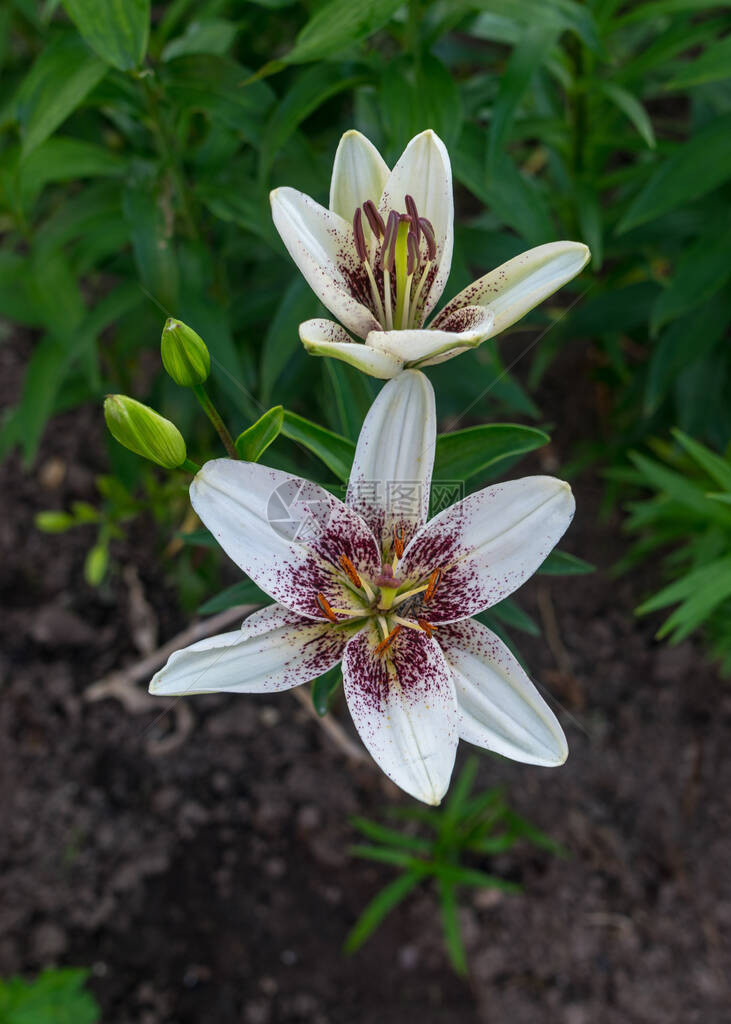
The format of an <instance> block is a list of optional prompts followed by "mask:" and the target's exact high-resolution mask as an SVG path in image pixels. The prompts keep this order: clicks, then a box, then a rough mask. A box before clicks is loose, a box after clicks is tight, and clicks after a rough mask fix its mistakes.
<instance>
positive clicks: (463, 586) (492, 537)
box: [399, 476, 575, 623]
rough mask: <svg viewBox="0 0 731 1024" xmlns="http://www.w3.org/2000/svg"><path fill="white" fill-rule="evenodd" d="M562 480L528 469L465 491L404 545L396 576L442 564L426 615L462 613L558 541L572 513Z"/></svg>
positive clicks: (530, 568)
mask: <svg viewBox="0 0 731 1024" xmlns="http://www.w3.org/2000/svg"><path fill="white" fill-rule="evenodd" d="M574 507H575V506H574V496H573V494H572V493H571V488H570V487H569V485H568V484H567V483H565V482H564V481H563V480H557V479H555V478H554V477H550V476H529V477H524V478H523V479H522V480H511V481H508V482H507V483H502V484H494V485H493V486H491V487H485V488H484V490H482V491H477V492H476V493H475V494H470V495H469V496H468V497H466V498H464V499H463V500H462V501H460V502H457V504H456V505H452V506H451V508H448V509H445V510H444V511H443V512H440V513H439V515H437V516H435V518H434V519H432V520H431V522H429V523H427V525H426V526H425V527H424V528H423V529H422V530H420V531H419V533H417V535H416V536H415V537H414V539H413V540H412V542H411V544H410V545H409V547H408V548H407V549H406V551H405V552H404V557H403V561H402V562H401V563H400V565H399V575H400V576H402V577H404V578H406V579H411V580H418V579H422V578H427V577H428V576H429V574H430V573H432V572H433V571H434V569H435V568H439V569H440V570H441V574H440V578H439V584H438V587H437V588H436V591H435V593H434V596H433V597H432V599H431V603H430V605H429V618H430V620H431V621H432V622H437V623H443V622H454V621H457V620H459V619H464V618H468V617H469V616H471V615H476V614H477V613H478V612H481V611H483V610H484V609H485V608H489V607H490V606H491V605H494V604H497V602H498V601H502V600H503V599H504V598H506V597H507V596H508V595H509V594H512V592H513V591H514V590H517V588H518V587H519V586H521V585H522V584H523V583H524V582H525V581H526V580H527V579H528V577H529V576H532V575H533V573H534V572H535V571H536V569H537V568H538V566H539V565H540V564H541V563H542V562H543V561H544V559H545V558H546V556H547V555H548V553H549V551H550V550H551V548H553V546H554V545H555V544H556V543H557V542H558V540H559V539H560V538H561V536H562V535H563V533H564V531H565V530H566V529H567V527H568V525H569V523H570V522H571V520H572V518H573V515H574Z"/></svg>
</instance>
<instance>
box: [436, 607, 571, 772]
mask: <svg viewBox="0 0 731 1024" xmlns="http://www.w3.org/2000/svg"><path fill="white" fill-rule="evenodd" d="M439 644H440V646H441V648H442V650H443V652H444V656H445V658H446V660H447V664H448V665H449V667H450V669H451V671H452V678H453V680H454V685H455V689H456V692H457V704H458V706H459V734H460V738H461V739H463V740H466V741H467V742H468V743H474V744H475V745H476V746H479V747H484V748H485V749H487V750H493V751H495V753H498V754H501V755H502V756H503V757H509V758H511V759H512V760H514V761H521V762H522V763H524V764H534V765H540V766H542V767H545V768H555V767H558V766H559V765H561V764H563V763H564V762H565V761H566V758H567V757H568V752H569V751H568V744H567V743H566V737H565V736H564V732H563V729H562V728H561V726H560V724H559V722H558V719H557V718H556V716H555V715H554V713H553V711H551V709H550V708H549V706H548V704H546V702H545V700H544V699H543V697H541V695H540V694H539V692H538V690H537V689H536V687H535V686H534V685H533V683H532V682H531V681H530V679H529V678H528V676H527V675H526V674H525V672H524V671H523V669H522V667H521V665H520V663H519V662H518V661H517V659H516V658H515V657H514V656H513V655H512V654H511V652H510V651H509V650H508V648H507V647H506V646H505V644H504V643H503V642H502V641H501V640H500V639H499V637H497V636H496V635H495V634H494V633H493V632H492V631H491V630H489V629H488V628H487V627H486V626H483V625H482V624H481V623H479V622H476V621H475V620H474V619H465V620H464V621H462V622H456V623H452V624H451V625H448V626H443V627H441V628H440V630H439Z"/></svg>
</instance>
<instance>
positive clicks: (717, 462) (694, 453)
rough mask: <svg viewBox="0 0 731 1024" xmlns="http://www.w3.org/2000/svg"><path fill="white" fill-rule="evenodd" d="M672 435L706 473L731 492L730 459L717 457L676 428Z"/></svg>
mask: <svg viewBox="0 0 731 1024" xmlns="http://www.w3.org/2000/svg"><path fill="white" fill-rule="evenodd" d="M672 433H673V437H674V438H675V440H676V441H678V442H679V443H680V444H682V446H683V448H685V450H686V451H687V452H688V454H689V455H690V457H691V458H692V459H693V460H694V461H695V462H697V463H698V465H699V466H701V467H702V468H703V469H705V471H706V473H708V475H709V476H710V477H712V478H713V480H715V481H716V483H717V484H718V485H719V486H720V487H723V488H724V490H727V491H731V462H730V461H729V460H728V459H722V458H721V456H720V455H716V453H715V452H712V451H711V450H710V448H706V446H705V445H703V444H699V443H698V441H694V440H693V438H692V437H688V435H687V434H684V433H683V431H682V430H678V429H677V428H675V429H674V430H673V432H672Z"/></svg>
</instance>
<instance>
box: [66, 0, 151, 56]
mask: <svg viewBox="0 0 731 1024" xmlns="http://www.w3.org/2000/svg"><path fill="white" fill-rule="evenodd" d="M63 5H64V7H65V8H66V11H67V13H68V16H69V17H70V18H71V20H72V21H73V22H74V24H75V25H76V27H77V28H78V30H79V32H80V33H81V35H82V36H83V37H84V39H85V40H86V42H87V43H88V44H89V46H90V47H91V48H92V50H94V52H95V53H97V54H98V55H99V56H100V57H101V59H102V60H103V61H105V62H106V63H107V64H111V65H112V67H115V68H118V69H119V70H120V71H131V70H132V68H136V67H138V66H139V65H140V64H141V63H142V59H143V57H144V56H145V52H146V51H147V39H148V36H149V32H150V0H104V2H103V3H100V2H99V0H63Z"/></svg>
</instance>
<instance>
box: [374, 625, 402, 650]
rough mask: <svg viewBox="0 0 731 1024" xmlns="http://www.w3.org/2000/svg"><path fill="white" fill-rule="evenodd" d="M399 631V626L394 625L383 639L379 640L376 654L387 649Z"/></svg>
mask: <svg viewBox="0 0 731 1024" xmlns="http://www.w3.org/2000/svg"><path fill="white" fill-rule="evenodd" d="M400 632H401V626H394V627H393V629H392V630H391V632H390V633H389V634H388V636H387V637H386V638H385V640H381V642H380V644H379V645H378V647H376V654H383V652H384V651H387V650H388V648H389V647H390V646H391V644H392V643H393V642H394V640H395V639H396V637H397V636H398V635H399V633H400Z"/></svg>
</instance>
